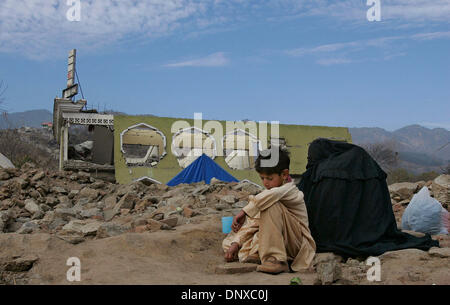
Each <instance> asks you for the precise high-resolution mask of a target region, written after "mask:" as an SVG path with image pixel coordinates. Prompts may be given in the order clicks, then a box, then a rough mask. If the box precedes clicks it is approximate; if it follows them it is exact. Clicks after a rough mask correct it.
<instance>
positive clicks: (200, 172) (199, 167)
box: [167, 154, 239, 186]
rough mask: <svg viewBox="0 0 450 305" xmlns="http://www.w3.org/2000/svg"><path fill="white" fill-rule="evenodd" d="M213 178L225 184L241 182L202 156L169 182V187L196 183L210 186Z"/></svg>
mask: <svg viewBox="0 0 450 305" xmlns="http://www.w3.org/2000/svg"><path fill="white" fill-rule="evenodd" d="M212 178H216V179H218V180H221V181H225V182H239V180H237V179H236V178H234V177H233V176H231V175H230V174H229V173H228V172H226V171H225V170H224V169H223V168H222V167H220V166H219V165H217V163H216V162H214V161H213V160H212V159H211V158H210V157H208V156H207V155H205V154H202V155H201V156H200V157H198V158H197V159H196V160H195V161H194V162H192V163H191V164H190V165H189V166H188V167H186V168H185V169H183V170H182V171H181V172H180V173H179V174H178V175H176V176H175V177H173V178H172V180H170V181H169V182H167V185H168V186H175V185H178V184H180V183H195V182H200V181H205V183H207V184H209V182H210V181H211V179H212Z"/></svg>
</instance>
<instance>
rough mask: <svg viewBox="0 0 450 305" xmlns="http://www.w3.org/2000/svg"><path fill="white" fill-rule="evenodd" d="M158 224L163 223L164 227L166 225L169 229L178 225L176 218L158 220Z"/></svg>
mask: <svg viewBox="0 0 450 305" xmlns="http://www.w3.org/2000/svg"><path fill="white" fill-rule="evenodd" d="M160 222H162V223H165V224H166V225H168V226H169V227H172V228H173V227H175V226H176V225H177V223H178V218H177V217H170V218H167V219H162V220H160Z"/></svg>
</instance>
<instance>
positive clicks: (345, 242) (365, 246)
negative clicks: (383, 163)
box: [297, 139, 439, 257]
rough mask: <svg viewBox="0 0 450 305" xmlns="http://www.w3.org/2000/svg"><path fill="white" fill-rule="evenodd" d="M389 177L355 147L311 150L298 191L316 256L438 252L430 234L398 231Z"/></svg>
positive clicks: (320, 143) (323, 144) (318, 144)
mask: <svg viewBox="0 0 450 305" xmlns="http://www.w3.org/2000/svg"><path fill="white" fill-rule="evenodd" d="M386 177H387V175H386V173H385V172H384V171H383V170H382V169H381V168H380V166H379V165H378V164H377V162H376V161H375V160H374V159H372V157H370V155H369V154H368V153H367V152H366V151H365V150H364V149H363V148H361V147H359V146H357V145H354V144H350V143H345V142H339V141H332V140H328V139H317V140H315V141H313V142H312V143H311V144H310V147H309V150H308V164H307V169H306V171H305V172H304V173H303V174H302V178H301V180H300V182H299V183H298V185H297V187H298V188H299V189H300V190H301V191H302V192H303V193H304V195H305V197H304V198H305V203H306V207H307V211H308V217H309V227H310V230H311V234H312V236H313V238H314V240H315V241H316V245H317V252H319V253H320V252H334V253H336V254H338V255H342V256H344V257H360V256H363V257H367V256H378V255H381V254H383V253H384V252H387V251H394V250H401V249H407V248H417V249H421V250H428V249H430V248H431V247H439V242H438V241H434V240H433V239H431V236H430V235H429V234H427V235H425V236H424V237H420V238H419V237H415V236H412V235H410V234H407V233H405V232H402V231H401V230H399V229H398V228H397V223H396V221H395V216H394V212H393V210H392V203H391V199H390V195H389V190H388V187H387V183H386Z"/></svg>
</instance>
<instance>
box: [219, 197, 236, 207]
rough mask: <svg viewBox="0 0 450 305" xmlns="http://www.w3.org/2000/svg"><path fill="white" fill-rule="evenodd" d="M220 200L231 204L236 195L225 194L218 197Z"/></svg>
mask: <svg viewBox="0 0 450 305" xmlns="http://www.w3.org/2000/svg"><path fill="white" fill-rule="evenodd" d="M220 202H221V203H226V204H229V205H232V204H234V203H235V202H236V197H234V196H233V195H225V196H222V197H221V198H220Z"/></svg>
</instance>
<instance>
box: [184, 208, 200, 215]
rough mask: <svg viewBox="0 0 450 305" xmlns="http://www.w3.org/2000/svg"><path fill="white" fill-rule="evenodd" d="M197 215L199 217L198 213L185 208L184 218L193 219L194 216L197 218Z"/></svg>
mask: <svg viewBox="0 0 450 305" xmlns="http://www.w3.org/2000/svg"><path fill="white" fill-rule="evenodd" d="M195 215H197V213H196V212H195V211H194V210H193V209H191V208H188V207H185V208H184V209H183V216H184V217H188V218H190V217H193V216H195Z"/></svg>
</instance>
